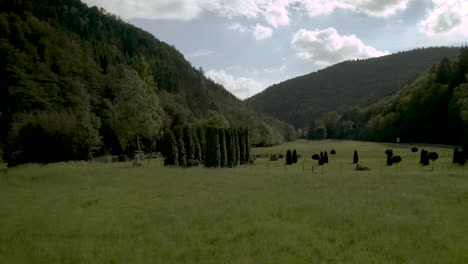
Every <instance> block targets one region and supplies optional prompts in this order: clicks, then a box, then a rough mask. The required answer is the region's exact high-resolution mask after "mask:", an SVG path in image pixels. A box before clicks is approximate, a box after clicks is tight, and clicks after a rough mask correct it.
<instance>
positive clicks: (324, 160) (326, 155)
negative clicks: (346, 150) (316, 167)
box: [323, 151, 328, 163]
mask: <svg viewBox="0 0 468 264" xmlns="http://www.w3.org/2000/svg"><path fill="white" fill-rule="evenodd" d="M323 163H328V153H327V152H326V151H325V152H324V153H323Z"/></svg>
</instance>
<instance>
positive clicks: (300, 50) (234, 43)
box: [83, 0, 468, 99]
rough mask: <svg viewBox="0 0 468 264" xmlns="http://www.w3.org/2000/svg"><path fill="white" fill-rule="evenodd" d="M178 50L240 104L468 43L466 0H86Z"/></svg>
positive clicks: (467, 7)
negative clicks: (357, 64)
mask: <svg viewBox="0 0 468 264" xmlns="http://www.w3.org/2000/svg"><path fill="white" fill-rule="evenodd" d="M83 2H85V3H86V4H88V6H98V7H102V8H104V9H105V10H107V12H110V13H113V14H115V15H117V16H119V17H120V18H122V19H123V20H124V21H126V22H129V23H131V24H133V25H135V26H137V27H139V28H142V29H144V30H146V31H148V32H150V33H152V34H153V35H154V36H155V37H156V38H158V39H159V40H161V41H164V42H166V43H168V44H170V45H173V46H174V47H176V48H177V49H178V50H179V51H180V52H182V53H183V54H184V56H185V58H186V59H187V60H188V61H190V62H191V63H192V65H193V66H195V67H197V68H199V67H201V68H203V70H204V72H205V75H206V76H207V77H208V78H210V79H212V80H213V81H215V82H217V83H219V84H222V85H223V86H224V87H225V88H226V89H227V90H229V91H230V92H231V93H233V94H234V95H236V96H237V97H238V98H240V99H245V98H248V97H251V96H253V95H255V94H257V93H259V92H261V91H262V90H264V89H265V88H267V87H268V86H270V85H272V84H275V83H279V82H282V81H285V80H287V79H290V78H293V77H297V76H300V75H304V74H308V73H311V72H314V71H317V70H319V69H322V68H325V67H327V66H330V65H333V64H336V63H339V62H342V61H345V60H355V59H366V58H372V57H378V56H384V55H387V54H391V53H395V52H398V51H405V50H410V49H414V48H418V47H429V46H447V45H449V46H460V45H465V44H468V0H84V1H83Z"/></svg>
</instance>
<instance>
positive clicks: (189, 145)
mask: <svg viewBox="0 0 468 264" xmlns="http://www.w3.org/2000/svg"><path fill="white" fill-rule="evenodd" d="M182 139H183V141H184V147H185V153H186V154H185V155H186V159H187V161H189V160H195V142H194V141H193V138H192V130H191V128H190V127H189V126H188V125H184V126H182ZM188 165H189V164H188Z"/></svg>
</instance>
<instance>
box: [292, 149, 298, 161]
mask: <svg viewBox="0 0 468 264" xmlns="http://www.w3.org/2000/svg"><path fill="white" fill-rule="evenodd" d="M291 162H292V163H297V152H296V150H293V152H292V157H291Z"/></svg>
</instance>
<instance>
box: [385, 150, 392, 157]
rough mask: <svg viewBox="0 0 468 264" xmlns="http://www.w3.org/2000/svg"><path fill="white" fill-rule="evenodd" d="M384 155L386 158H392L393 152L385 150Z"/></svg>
mask: <svg viewBox="0 0 468 264" xmlns="http://www.w3.org/2000/svg"><path fill="white" fill-rule="evenodd" d="M385 154H386V155H387V156H390V157H392V156H393V150H391V149H387V150H385Z"/></svg>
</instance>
